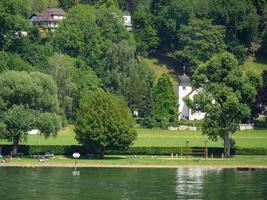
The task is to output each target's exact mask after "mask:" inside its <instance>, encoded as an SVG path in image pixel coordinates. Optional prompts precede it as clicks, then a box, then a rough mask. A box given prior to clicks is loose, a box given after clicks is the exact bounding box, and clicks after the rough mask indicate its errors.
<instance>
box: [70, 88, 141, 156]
mask: <svg viewBox="0 0 267 200" xmlns="http://www.w3.org/2000/svg"><path fill="white" fill-rule="evenodd" d="M133 125H134V121H133V118H132V115H131V112H130V110H129V109H128V107H127V105H126V103H125V102H124V101H123V100H122V99H120V98H118V97H116V96H114V95H112V94H111V93H107V92H103V91H96V92H93V93H91V94H90V95H87V96H85V97H84V98H83V99H82V100H81V102H80V110H79V114H78V120H77V123H76V127H75V133H76V139H77V140H78V142H79V143H81V144H83V145H84V146H86V147H93V148H94V149H95V150H96V151H97V152H98V153H100V154H101V155H102V156H104V153H105V152H106V151H107V150H114V149H116V150H124V149H127V148H128V147H129V145H131V144H132V142H133V140H134V139H135V138H136V131H135V129H134V128H133Z"/></svg>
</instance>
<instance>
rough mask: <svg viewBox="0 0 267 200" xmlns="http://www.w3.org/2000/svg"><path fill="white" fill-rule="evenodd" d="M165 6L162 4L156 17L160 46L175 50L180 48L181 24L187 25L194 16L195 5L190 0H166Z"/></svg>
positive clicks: (164, 48)
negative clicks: (178, 40)
mask: <svg viewBox="0 0 267 200" xmlns="http://www.w3.org/2000/svg"><path fill="white" fill-rule="evenodd" d="M163 5H164V6H160V10H159V14H158V16H157V17H156V18H155V23H156V25H157V27H158V33H159V38H160V47H161V48H162V49H163V50H174V49H177V48H178V44H177V42H176V41H177V34H178V31H179V30H180V27H181V25H187V24H188V23H189V20H190V19H191V18H192V17H194V12H193V7H192V4H191V3H190V1H188V0H180V1H176V0H170V3H168V4H167V3H166V2H165V1H164V4H163Z"/></svg>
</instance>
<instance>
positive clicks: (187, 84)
mask: <svg viewBox="0 0 267 200" xmlns="http://www.w3.org/2000/svg"><path fill="white" fill-rule="evenodd" d="M197 92H198V90H195V89H193V87H192V86H191V81H190V78H189V76H187V75H186V74H184V75H182V76H180V84H178V85H177V86H176V94H177V95H178V98H179V100H178V106H179V109H178V111H179V119H187V120H200V119H203V118H204V117H205V113H202V112H194V113H193V112H192V111H191V109H190V108H188V106H187V105H186V104H185V102H184V101H183V98H184V97H186V96H188V97H189V98H190V99H192V98H193V96H194V95H195V94H197Z"/></svg>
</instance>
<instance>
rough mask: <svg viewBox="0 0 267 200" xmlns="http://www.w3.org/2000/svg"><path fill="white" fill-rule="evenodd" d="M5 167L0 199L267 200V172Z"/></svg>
mask: <svg viewBox="0 0 267 200" xmlns="http://www.w3.org/2000/svg"><path fill="white" fill-rule="evenodd" d="M80 171H81V176H72V169H70V168H1V167H0V200H13V199H18V200H26V199H27V200H35V199H38V200H50V199H51V200H54V199H55V200H68V199H74V200H87V199H93V200H98V199H100V200H101V199H104V200H105V199H116V200H117V199H118V200H119V199H122V200H143V199H144V200H157V199H159V200H162V199H212V200H214V199H225V200H227V199H229V200H230V199H231V200H232V199H242V200H245V199H267V170H257V171H255V172H242V173H239V172H236V171H235V170H234V169H220V170H217V169H115V168H114V169H112V168H109V169H97V168H82V169H80Z"/></svg>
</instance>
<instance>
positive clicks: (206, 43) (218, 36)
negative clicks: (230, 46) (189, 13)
mask: <svg viewBox="0 0 267 200" xmlns="http://www.w3.org/2000/svg"><path fill="white" fill-rule="evenodd" d="M177 36H178V39H179V42H178V45H177V46H179V48H178V50H177V51H176V52H175V56H176V58H177V60H178V62H179V64H180V65H181V66H183V65H185V66H187V67H188V68H189V69H190V71H192V70H194V69H196V67H198V66H199V64H201V63H202V62H205V61H207V60H208V59H209V58H211V57H212V56H213V55H214V54H216V53H219V52H222V51H223V50H225V49H226V46H225V43H224V37H225V29H224V27H223V26H219V25H212V23H211V22H210V21H208V20H199V19H193V20H191V21H190V23H189V24H188V25H182V26H181V29H180V30H179V32H178V34H177Z"/></svg>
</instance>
